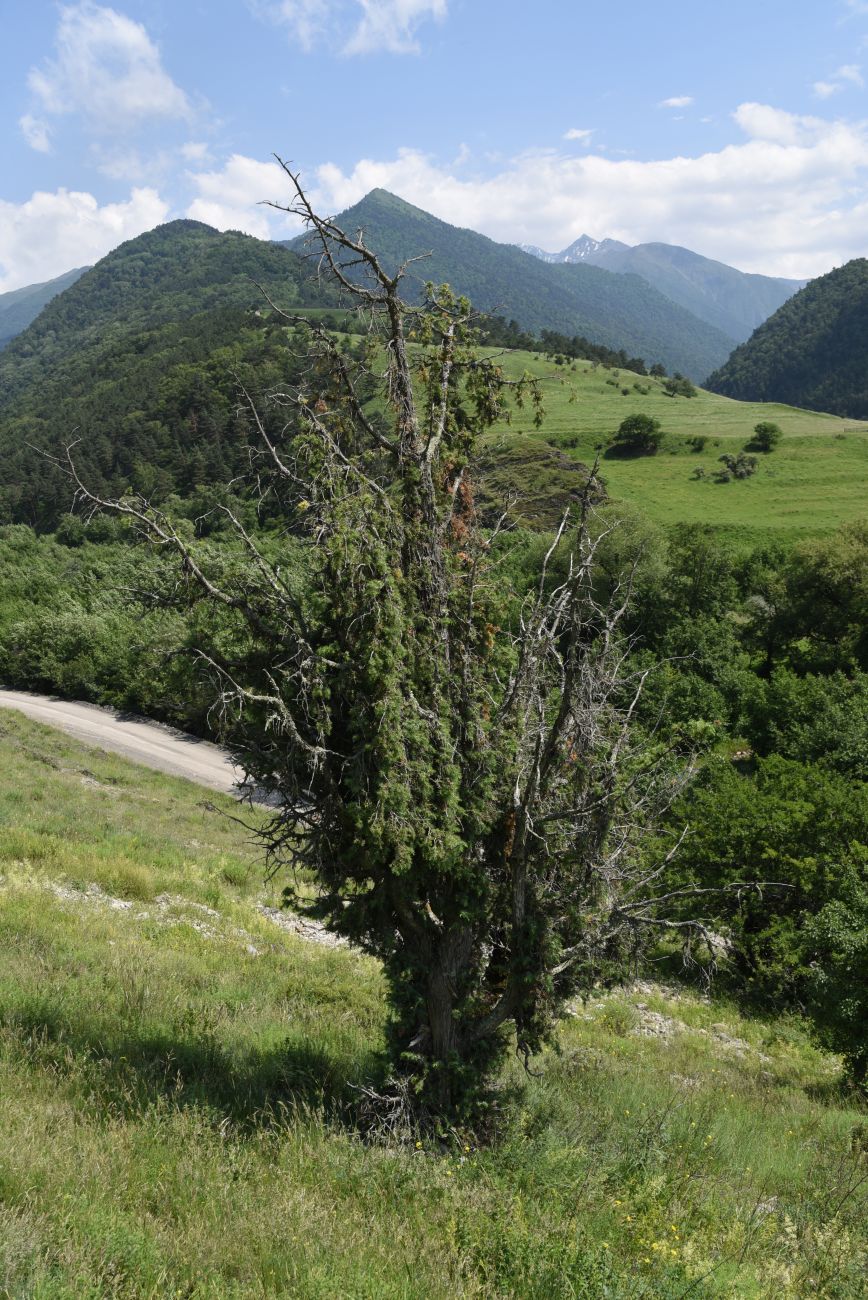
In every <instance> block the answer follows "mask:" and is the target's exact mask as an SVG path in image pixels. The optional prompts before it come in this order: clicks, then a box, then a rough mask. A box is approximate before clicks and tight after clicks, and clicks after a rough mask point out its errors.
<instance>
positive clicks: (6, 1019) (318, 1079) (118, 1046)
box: [0, 1001, 387, 1131]
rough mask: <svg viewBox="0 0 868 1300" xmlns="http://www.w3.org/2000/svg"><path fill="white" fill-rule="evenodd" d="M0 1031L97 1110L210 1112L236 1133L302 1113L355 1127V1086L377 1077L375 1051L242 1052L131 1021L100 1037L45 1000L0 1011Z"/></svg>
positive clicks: (380, 1063)
mask: <svg viewBox="0 0 868 1300" xmlns="http://www.w3.org/2000/svg"><path fill="white" fill-rule="evenodd" d="M0 1024H2V1025H3V1026H4V1027H5V1028H7V1029H12V1030H14V1031H17V1033H18V1034H19V1035H20V1037H21V1038H22V1039H24V1040H26V1042H27V1045H28V1049H29V1052H30V1054H31V1055H32V1056H33V1057H35V1058H36V1059H37V1060H38V1061H39V1063H40V1064H42V1065H43V1066H48V1067H50V1069H51V1070H52V1072H53V1073H54V1074H55V1075H57V1076H58V1077H59V1078H64V1077H65V1078H67V1079H68V1080H69V1081H70V1082H71V1083H73V1084H78V1085H80V1086H81V1087H82V1090H83V1091H84V1092H86V1094H87V1096H88V1098H89V1100H90V1101H95V1102H96V1103H97V1104H98V1106H99V1109H100V1110H101V1111H104V1112H105V1113H110V1114H112V1115H120V1116H122V1117H130V1118H132V1117H134V1116H135V1115H139V1114H142V1113H143V1112H145V1111H148V1110H150V1109H152V1108H154V1107H155V1106H161V1107H164V1108H165V1107H166V1106H167V1105H168V1106H169V1108H171V1109H177V1110H186V1109H192V1108H195V1109H205V1110H211V1111H213V1112H215V1113H216V1114H219V1116H220V1118H221V1120H223V1119H226V1118H228V1119H229V1120H230V1121H231V1122H232V1123H233V1125H235V1126H236V1127H237V1128H238V1129H239V1130H241V1131H253V1130H254V1129H255V1130H259V1131H261V1130H263V1129H268V1128H272V1127H283V1126H285V1125H286V1124H287V1123H290V1122H292V1120H293V1119H294V1118H300V1117H303V1116H308V1115H311V1114H316V1115H317V1116H318V1117H319V1118H320V1119H322V1120H324V1121H326V1122H329V1123H333V1124H336V1125H340V1126H342V1127H345V1128H349V1129H353V1130H355V1129H356V1128H357V1108H358V1107H357V1103H358V1096H359V1094H358V1091H357V1089H358V1087H359V1085H361V1084H365V1085H369V1086H373V1087H374V1088H379V1087H380V1086H381V1085H382V1083H383V1080H384V1078H385V1075H386V1070H387V1066H386V1060H385V1056H384V1055H383V1054H380V1053H375V1052H368V1053H365V1054H364V1055H361V1054H351V1053H349V1052H347V1053H344V1054H342V1053H340V1052H337V1051H335V1052H330V1051H329V1050H327V1049H325V1048H323V1047H322V1046H319V1045H317V1044H314V1043H311V1042H308V1041H304V1040H303V1039H302V1038H300V1037H299V1038H295V1037H293V1036H292V1035H291V1034H288V1035H287V1037H286V1038H285V1039H284V1041H283V1042H281V1043H276V1044H271V1045H269V1046H267V1047H262V1048H257V1047H253V1048H251V1047H249V1046H244V1047H242V1046H234V1045H232V1046H230V1045H226V1044H225V1043H223V1042H221V1041H220V1039H219V1037H218V1035H217V1034H216V1033H212V1032H209V1031H208V1030H207V1028H206V1029H205V1030H203V1031H201V1032H197V1031H196V1029H195V1027H194V1028H192V1029H191V1031H190V1033H189V1034H184V1033H179V1032H172V1031H170V1030H169V1029H165V1030H163V1029H159V1028H156V1029H155V1028H154V1027H152V1026H148V1025H142V1026H141V1028H136V1026H135V1025H134V1024H132V1025H126V1026H124V1025H120V1026H118V1029H117V1031H116V1032H115V1031H114V1028H113V1029H112V1031H111V1032H110V1033H107V1032H106V1026H105V1023H104V1022H103V1023H102V1024H100V1023H99V1022H98V1021H97V1020H96V1019H95V1018H90V1017H88V1016H86V1015H83V1016H81V1017H79V1018H74V1017H72V1016H70V1015H69V1014H68V1013H67V1012H64V1013H63V1014H61V1013H60V1012H59V1011H58V1010H56V1009H54V1008H52V1007H51V1006H49V1005H46V1002H45V1001H41V1002H40V1003H39V1004H38V1005H36V1006H31V1007H29V1008H16V1010H15V1011H14V1012H13V1013H11V1014H4V1013H3V1009H2V1007H0Z"/></svg>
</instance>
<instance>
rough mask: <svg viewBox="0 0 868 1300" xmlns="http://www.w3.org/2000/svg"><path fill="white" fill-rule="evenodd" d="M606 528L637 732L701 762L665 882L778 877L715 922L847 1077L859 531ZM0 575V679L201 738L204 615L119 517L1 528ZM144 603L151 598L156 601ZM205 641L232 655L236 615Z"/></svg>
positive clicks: (858, 694) (286, 555) (854, 959)
mask: <svg viewBox="0 0 868 1300" xmlns="http://www.w3.org/2000/svg"><path fill="white" fill-rule="evenodd" d="M209 504H210V502H209V499H208V497H207V495H205V494H200V495H199V496H198V497H196V498H194V499H191V500H190V501H189V502H187V503H186V505H184V506H183V507H182V506H181V503H180V502H176V503H175V506H176V507H177V508H178V509H183V511H184V513H185V514H186V516H187V523H186V524H185V525H184V526H185V527H187V528H189V529H190V530H191V531H198V532H199V534H200V535H202V534H203V533H207V532H209V531H212V530H213V537H212V542H211V544H213V546H214V548H215V551H218V552H219V553H220V554H222V555H223V557H224V558H223V562H224V563H225V564H226V565H230V566H231V565H232V564H233V563H234V560H233V553H232V547H231V546H230V545H229V542H228V539H227V538H226V537H225V536H224V535H223V534H222V533H221V531H220V524H219V516H215V515H210V514H208V513H207V510H208V506H209ZM605 514H606V511H604V518H605ZM618 516H619V519H620V520H621V526H620V527H619V529H618V530H617V531H616V532H614V533H612V534H611V536H610V537H609V538H607V540H606V543H605V544H604V545H603V546H602V547H601V548H600V551H599V554H598V568H597V581H598V583H599V584H600V588H601V595H604V594H605V588H606V587H607V586H609V587H610V586H611V585H612V584H614V583H615V582H617V580H618V575H619V573H621V572H622V571H623V566H624V564H625V563H626V562H628V561H629V560H630V558H631V557H632V556H639V557H640V559H639V564H638V568H637V570H636V574H635V609H634V613H633V616H632V632H633V634H634V636H635V637H636V648H635V650H634V652H633V653H634V656H635V660H636V665H637V667H639V666H645V665H651V664H652V663H658V664H660V666H659V667H658V668H656V669H655V670H654V671H653V672H652V674H651V676H650V678H649V681H648V688H647V692H646V697H645V700H644V702H643V705H642V709H641V713H640V717H639V722H640V725H641V726H643V727H644V728H646V729H647V731H648V733H649V737H650V735H651V734H652V732H653V734H654V736H655V743H656V742H661V743H663V742H666V741H667V738H668V742H669V743H675V744H678V743H679V739H678V738H679V736H689V737H690V738H691V739H692V740H693V741H696V740H697V739H698V738H701V739H702V740H703V744H704V747H705V749H706V750H708V751H710V752H708V753H707V756H706V757H705V758H704V759H703V761H702V770H701V773H700V777H699V779H698V780H697V782H696V783H695V785H694V786H693V787H692V788H691V789H690V790H689V791H688V792H687V793H686V794H685V796H684V797H683V799H682V801H681V803H680V805H679V806H678V808H677V809H676V810H675V812H674V813H673V818H672V829H673V831H675V830H676V829H677V828H679V827H680V826H681V825H683V824H684V823H685V822H686V823H689V825H690V827H691V830H690V833H689V835H688V838H687V840H686V841H685V845H684V847H683V850H682V852H681V853H680V855H679V856H678V858H677V859H676V860H675V863H674V864H673V867H672V870H673V872H674V873H675V875H674V876H673V880H675V881H676V882H677V883H683V882H684V881H695V882H697V883H704V884H719V883H721V882H724V883H726V882H730V883H733V884H735V883H738V882H744V881H748V880H755V879H764V880H775V881H780V882H782V883H783V884H786V885H788V886H790V888H788V889H787V890H786V891H785V892H783V893H781V894H774V893H773V894H771V895H765V896H762V897H760V896H751V897H746V898H745V899H744V900H743V902H742V905H741V906H740V907H739V908H736V909H734V910H733V909H732V908H730V907H727V908H724V909H723V910H721V911H720V912H719V914H716V915H715V925H716V926H717V927H718V928H720V929H721V930H723V931H729V932H730V933H731V934H732V935H733V937H734V939H735V941H736V954H737V955H736V956H735V957H734V959H733V963H732V965H731V967H730V974H731V976H732V978H733V979H734V981H735V987H736V988H737V989H739V990H740V991H741V992H742V993H743V994H744V995H745V996H746V997H748V998H750V999H751V1000H752V1001H753V1003H755V1004H764V1005H766V1006H771V1007H772V1008H774V1009H779V1008H781V1007H784V1006H789V1007H792V1008H794V1009H796V1010H805V1009H809V1010H810V1009H813V1011H814V1013H815V1015H816V1017H817V1023H818V1025H820V1026H821V1028H822V1035H823V1039H824V1041H825V1042H826V1043H828V1044H829V1045H832V1046H834V1047H837V1048H838V1049H839V1050H841V1051H842V1052H844V1053H845V1054H846V1055H847V1057H848V1060H850V1062H851V1063H852V1064H853V1068H854V1070H855V1071H856V1072H858V1070H859V1069H860V1068H861V1066H860V1064H859V1063H860V1061H862V1060H863V1057H860V1056H859V1052H860V1051H862V1050H863V1047H860V1043H861V1044H863V1045H864V1037H860V1035H862V1034H863V1028H862V1027H863V1026H864V1023H865V1021H864V1018H862V1009H861V1008H862V1004H861V1003H859V1002H858V997H857V995H856V994H855V993H853V998H856V1001H855V1002H853V1001H852V999H851V1001H850V1002H848V1001H846V999H843V997H842V992H841V991H842V990H845V989H846V986H847V983H848V980H849V979H850V974H851V973H852V972H853V971H855V970H857V969H858V963H859V962H860V961H861V962H864V953H865V949H864V942H865V941H864V923H863V921H862V920H860V919H859V918H860V917H862V916H863V913H864V906H863V905H864V899H865V889H866V861H868V858H866V854H868V850H866V848H865V844H866V840H868V835H866V827H868V806H866V799H865V786H864V781H865V778H866V773H868V708H866V705H868V676H866V669H868V663H866V659H868V643H866V639H865V631H864V628H865V612H866V580H865V572H866V567H868V566H866V553H868V528H865V527H864V526H858V525H857V526H851V527H847V528H843V529H841V530H840V531H839V532H838V533H837V534H835V535H833V536H830V537H826V538H822V539H816V540H812V541H809V542H805V543H802V544H801V545H800V546H798V547H796V548H794V549H793V550H792V551H790V552H784V551H779V550H775V549H764V550H759V551H756V552H754V553H752V554H748V555H745V554H743V553H741V552H739V551H737V550H736V549H734V548H733V547H730V546H728V545H727V544H726V543H725V542H724V541H722V540H721V539H720V538H719V537H717V536H715V534H714V533H713V532H712V531H710V530H705V529H702V528H700V527H682V528H678V529H675V530H673V531H671V532H670V533H669V534H668V535H665V534H664V533H662V531H661V530H659V529H657V528H656V527H654V526H653V525H651V524H650V523H649V522H648V521H647V520H646V519H644V518H643V516H642V515H641V514H640V513H639V512H638V511H636V510H633V511H629V512H625V511H624V510H623V509H621V510H619V511H618ZM197 520H198V523H197V522H196V521H197ZM248 522H249V524H250V526H255V525H256V521H255V519H249V520H248ZM260 538H261V544H262V545H263V546H264V547H265V548H266V549H267V550H269V552H270V553H271V554H274V555H277V554H278V553H279V556H280V560H281V563H282V564H284V565H285V566H286V571H290V570H292V568H293V566H296V568H297V565H298V560H297V558H296V551H295V546H294V543H293V542H292V539H288V538H285V537H279V536H277V535H272V534H270V533H269V532H268V531H265V532H261V533H260ZM546 544H547V543H546V538H545V537H544V536H542V535H539V534H533V533H530V532H521V533H515V534H513V535H511V536H506V537H502V538H501V539H499V541H498V543H497V545H498V546H499V547H500V548H501V549H502V552H503V555H502V568H503V576H504V583H505V584H508V585H510V586H511V587H513V588H514V590H515V591H516V593H520V592H521V590H522V588H523V586H524V585H525V584H526V583H527V581H528V575H530V574H532V573H533V572H534V571H535V570H536V567H537V565H538V561H539V554H540V551H541V550H542V549H543V548H545V546H546ZM0 571H2V573H3V583H2V588H0V681H2V682H3V684H5V685H11V686H18V687H29V688H32V689H42V690H46V691H56V692H59V693H60V694H63V695H67V696H74V697H78V698H85V699H90V700H93V701H97V702H106V703H110V704H113V705H117V706H120V707H123V708H128V709H132V710H136V711H139V712H142V713H146V714H150V715H152V716H155V717H162V718H165V719H167V720H170V721H173V722H175V723H178V724H181V725H183V726H185V727H188V728H191V729H193V730H197V731H200V732H204V731H206V730H207V725H208V724H207V710H208V705H209V703H210V693H209V690H208V688H207V686H206V685H205V684H204V683H202V681H201V680H200V678H199V677H198V675H197V672H196V668H195V663H194V660H193V658H192V656H191V654H190V653H189V650H190V648H191V647H192V646H194V645H195V644H197V643H199V641H200V640H201V637H200V630H201V629H200V620H201V619H202V618H203V617H204V613H203V612H202V611H200V610H199V608H198V606H196V605H193V606H189V605H188V602H187V593H186V591H185V590H184V589H183V588H182V589H178V588H177V585H176V580H175V576H174V575H173V574H172V573H171V572H170V570H169V569H168V568H167V567H165V566H164V563H163V561H162V559H161V558H160V557H159V556H158V555H156V554H155V553H153V552H151V551H149V550H146V549H142V548H141V547H138V546H134V545H131V544H130V539H129V537H128V536H127V534H126V533H125V532H124V530H123V529H122V528H121V527H120V526H119V525H118V524H116V523H114V522H112V521H110V520H109V521H107V520H101V521H98V522H95V523H94V524H92V525H90V526H89V527H88V528H87V529H85V528H84V527H83V525H82V524H81V522H80V521H79V520H77V519H71V518H68V517H67V518H65V519H63V520H62V522H61V525H60V527H59V529H58V533H57V536H56V539H55V538H38V537H37V536H36V535H35V534H34V533H33V532H32V531H31V530H30V529H29V528H26V527H23V526H17V527H7V528H3V529H0ZM137 591H138V592H157V593H162V601H161V602H159V603H154V602H153V601H151V600H149V599H145V598H144V597H139V596H136V595H135V594H134V593H135V592H137ZM209 618H210V624H209V627H210V630H211V634H212V635H213V634H214V621H213V619H214V616H213V613H212V614H211V615H209ZM217 635H218V636H219V637H220V638H222V643H223V644H224V646H226V647H227V649H229V650H230V651H231V647H232V643H233V640H232V639H233V637H235V636H236V635H237V632H236V630H235V629H234V627H233V624H232V622H231V620H229V619H227V620H226V623H225V627H224V628H223V629H222V630H220V629H219V628H218V629H217ZM735 751H738V755H737V761H736V762H735V763H733V762H732V761H730V757H729V756H730V755H731V754H733V752H735ZM848 900H850V901H848ZM704 909H705V912H706V914H708V912H709V910H711V911H714V910H715V909H714V908H713V907H711V908H710V905H708V904H707V903H706V904H704ZM860 909H862V910H860Z"/></svg>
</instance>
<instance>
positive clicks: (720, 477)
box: [714, 451, 758, 483]
mask: <svg viewBox="0 0 868 1300" xmlns="http://www.w3.org/2000/svg"><path fill="white" fill-rule="evenodd" d="M718 460H719V461H720V463H721V464H722V465H723V469H720V470H718V471H717V473H716V474H715V476H714V477H715V481H716V482H718V483H731V482H732V480H733V479H745V478H750V477H751V475H752V474H755V473H756V471H757V464H758V462H757V458H756V456H749V455H747V453H746V452H743V451H740V452H738V453H737V454H736V455H735V456H733V455H731V454H730V453H729V452H724V454H723V455H722V456H718Z"/></svg>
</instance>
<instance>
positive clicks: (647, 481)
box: [487, 352, 868, 544]
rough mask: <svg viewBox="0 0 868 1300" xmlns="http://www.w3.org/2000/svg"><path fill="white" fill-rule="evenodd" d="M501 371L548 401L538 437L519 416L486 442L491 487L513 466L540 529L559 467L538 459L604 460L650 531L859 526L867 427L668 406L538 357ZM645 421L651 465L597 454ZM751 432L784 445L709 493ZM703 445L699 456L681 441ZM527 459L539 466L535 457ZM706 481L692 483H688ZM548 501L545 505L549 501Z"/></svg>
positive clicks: (764, 408)
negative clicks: (653, 425) (497, 459)
mask: <svg viewBox="0 0 868 1300" xmlns="http://www.w3.org/2000/svg"><path fill="white" fill-rule="evenodd" d="M503 365H504V367H505V369H506V371H507V373H509V374H510V375H514V376H516V377H517V376H519V375H521V374H522V373H523V372H525V371H527V372H529V373H531V374H533V375H535V376H536V377H538V378H539V380H540V382H541V385H542V388H543V392H544V395H545V420H544V423H543V427H542V429H541V430H535V429H533V428H532V427H531V425H530V421H529V420H528V419H527V418H526V417H523V416H522V414H521V413H520V412H519V413H516V415H515V416H514V418H513V420H512V422H511V423H510V424H504V425H503V426H501V427H500V428H499V429H497V430H496V431H494V432H492V433H491V434H490V435H489V436H488V439H487V441H488V445H489V447H490V448H491V449H492V450H493V449H494V448H495V447H500V448H501V456H502V465H501V469H500V471H499V476H498V478H497V479H496V480H495V481H494V483H493V486H498V485H500V486H503V476H504V475H506V474H508V472H509V467H510V461H513V460H515V459H516V458H518V464H517V472H516V474H515V475H514V478H513V481H511V482H510V483H509V488H510V490H511V491H514V492H518V493H519V494H520V496H521V499H522V500H523V501H525V500H526V501H527V502H528V507H529V508H528V514H529V515H530V516H531V517H536V518H537V519H538V520H539V521H540V522H544V516H543V515H542V514H541V512H539V511H538V510H537V509H536V507H535V506H534V502H535V501H537V500H539V498H540V496H541V491H542V490H543V489H545V490H547V491H548V492H549V493H550V494H551V493H553V492H554V481H553V475H554V471H555V470H556V464H555V463H552V462H550V461H548V462H547V464H546V467H545V468H544V466H543V462H542V460H540V459H539V456H540V453H547V454H548V455H549V456H550V455H551V453H552V452H557V453H559V454H560V455H561V456H563V457H565V458H570V459H575V460H577V461H578V462H579V463H580V464H585V465H589V464H593V461H594V458H595V456H596V455H598V454H600V451H599V449H603V455H602V459H601V461H600V472H601V473H602V475H603V478H604V479H605V481H606V483H607V485H608V490H609V493H610V495H611V496H612V497H614V498H615V499H619V500H623V501H628V502H633V503H634V504H635V505H636V506H638V507H639V508H640V509H641V510H642V511H643V512H644V513H645V514H647V515H648V516H649V517H650V518H651V519H653V520H654V521H655V522H656V523H658V524H663V525H671V524H679V523H701V524H708V525H711V526H713V527H715V528H717V529H723V530H726V531H727V532H729V533H733V534H734V535H735V536H737V537H738V538H739V539H740V541H742V542H743V543H745V544H748V543H749V542H754V543H760V542H763V541H772V540H774V541H778V542H783V543H785V544H787V543H791V542H792V541H794V540H795V539H796V538H798V537H801V536H806V535H809V534H814V533H823V532H827V531H831V530H833V529H835V528H837V527H839V526H840V525H841V524H843V523H846V522H850V521H854V520H857V519H860V518H864V515H865V483H866V482H868V424H865V423H859V422H856V421H846V420H842V419H840V418H838V417H836V416H832V415H822V414H819V413H814V412H812V411H805V410H796V409H794V408H792V407H788V406H781V405H772V404H761V403H750V402H737V401H732V400H730V399H729V398H726V397H721V396H719V395H718V394H716V393H710V392H706V391H705V390H703V389H700V390H699V391H698V393H697V395H696V397H693V398H689V399H688V398H676V399H672V398H670V397H667V396H666V393H665V391H664V389H663V384H662V382H661V381H659V380H655V379H654V378H652V377H650V376H649V377H642V378H640V377H639V376H637V375H634V374H633V373H632V372H631V371H629V370H623V369H622V370H620V371H616V370H608V369H606V368H605V367H602V366H598V367H595V366H594V365H592V364H591V363H590V362H586V361H577V362H576V363H575V369H573V368H572V367H569V368H567V367H564V366H558V365H557V364H555V363H554V362H552V361H551V360H549V359H547V358H546V357H544V356H541V355H540V354H538V353H527V352H514V353H512V354H510V355H508V356H507V357H506V358H505V359H504V361H503ZM636 412H643V413H645V414H647V415H650V416H652V417H654V418H655V419H658V420H659V421H660V422H661V425H662V427H663V429H664V431H665V434H666V437H665V438H664V441H663V445H662V447H661V449H660V451H659V452H658V453H657V455H656V456H638V457H615V456H610V455H606V454H605V451H604V449H605V447H606V444H607V442H608V440H609V439H610V438H611V437H612V435H613V434H614V433H615V431H616V429H617V428H618V426H619V424H620V423H621V421H622V420H623V419H624V417H625V416H627V415H632V414H634V413H636ZM760 420H772V421H774V422H776V423H777V424H779V425H780V426H781V428H782V429H783V431H784V438H783V441H782V442H781V444H780V446H779V447H778V448H777V450H776V451H775V452H774V453H773V454H772V455H770V456H761V457H760V458H759V467H758V469H757V472H756V474H755V475H754V476H753V477H752V478H750V479H748V480H746V481H744V482H738V483H730V484H720V483H717V482H715V481H714V478H713V475H714V472H715V470H717V469H719V468H720V466H719V464H718V458H719V457H720V456H721V455H723V454H724V453H732V454H737V453H738V452H739V451H741V450H742V449H743V448H744V446H745V445H746V443H748V442H749V441H750V439H751V437H752V433H753V429H754V426H755V425H756V424H757V423H758V422H759V421H760ZM696 437H700V438H702V439H703V444H704V445H703V446H702V448H701V450H699V451H697V450H696V446H695V444H694V443H691V442H690V441H689V440H690V439H693V438H696ZM535 451H536V455H534V452H535ZM697 470H701V471H702V472H703V474H702V477H701V478H696V477H695V475H696V471H697ZM553 499H554V498H553Z"/></svg>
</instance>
